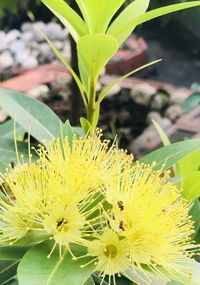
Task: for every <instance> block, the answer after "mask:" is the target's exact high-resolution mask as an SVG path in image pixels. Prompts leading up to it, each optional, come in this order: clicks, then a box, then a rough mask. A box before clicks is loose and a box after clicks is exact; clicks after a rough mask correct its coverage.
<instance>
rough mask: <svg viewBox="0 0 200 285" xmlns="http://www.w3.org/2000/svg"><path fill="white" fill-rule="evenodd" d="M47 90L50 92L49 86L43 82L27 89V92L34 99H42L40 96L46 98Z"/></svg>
mask: <svg viewBox="0 0 200 285" xmlns="http://www.w3.org/2000/svg"><path fill="white" fill-rule="evenodd" d="M49 92H50V90H49V87H48V86H47V85H45V84H42V85H39V86H38V87H36V88H34V89H32V90H30V91H28V92H27V94H28V95H29V96H31V97H33V98H35V99H42V98H46V97H47V96H48V94H49Z"/></svg>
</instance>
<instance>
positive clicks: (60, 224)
mask: <svg viewBox="0 0 200 285" xmlns="http://www.w3.org/2000/svg"><path fill="white" fill-rule="evenodd" d="M68 229H69V223H68V221H67V220H65V219H64V218H62V219H59V220H57V230H58V231H59V232H65V233H66V232H67V231H68Z"/></svg>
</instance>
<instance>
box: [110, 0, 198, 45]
mask: <svg viewBox="0 0 200 285" xmlns="http://www.w3.org/2000/svg"><path fill="white" fill-rule="evenodd" d="M138 2H139V3H138V5H140V3H141V0H138ZM143 2H144V1H143ZM133 3H134V2H133ZM199 5H200V1H191V2H184V3H179V4H174V5H169V6H165V7H162V8H158V9H155V10H151V11H149V12H146V13H143V14H141V15H140V16H138V17H135V15H134V14H133V16H132V17H129V18H128V21H126V20H125V19H124V17H123V19H122V21H120V23H119V24H118V22H117V21H118V19H116V20H115V21H114V22H113V24H112V25H111V26H110V28H109V29H108V34H109V35H111V36H113V37H115V38H116V39H117V41H118V42H119V44H122V43H123V42H124V41H125V40H126V38H127V37H128V36H129V35H130V34H131V32H132V30H133V29H134V28H135V27H136V26H138V25H140V24H142V23H145V22H147V21H150V20H152V19H155V18H157V17H160V16H164V15H167V14H170V13H172V12H176V11H180V10H184V9H187V8H192V7H196V6H199ZM119 17H120V16H119ZM123 20H124V23H123Z"/></svg>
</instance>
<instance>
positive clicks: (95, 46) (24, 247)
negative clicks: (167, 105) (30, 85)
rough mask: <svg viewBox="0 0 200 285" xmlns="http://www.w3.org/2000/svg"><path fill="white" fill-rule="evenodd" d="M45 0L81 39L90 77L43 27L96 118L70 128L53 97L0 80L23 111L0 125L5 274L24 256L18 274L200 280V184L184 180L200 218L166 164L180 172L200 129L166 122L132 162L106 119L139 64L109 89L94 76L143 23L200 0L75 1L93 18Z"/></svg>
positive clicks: (47, 279)
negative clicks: (180, 137) (51, 104)
mask: <svg viewBox="0 0 200 285" xmlns="http://www.w3.org/2000/svg"><path fill="white" fill-rule="evenodd" d="M42 2H44V3H45V4H46V5H47V6H48V7H49V8H50V9H51V11H52V12H53V13H54V14H55V15H56V16H57V17H58V18H59V19H60V20H61V21H62V22H63V24H64V25H65V26H66V27H67V28H68V30H69V31H70V32H71V34H72V36H73V38H74V40H75V42H76V45H77V51H78V60H79V71H80V78H79V77H78V75H77V74H76V73H75V72H74V70H73V69H72V68H71V67H70V65H69V64H68V62H67V61H66V60H65V58H64V57H63V56H62V55H61V54H60V53H59V52H58V50H57V49H56V47H55V45H54V44H53V43H52V42H51V41H50V40H49V39H48V38H47V37H46V36H45V35H44V37H45V38H46V40H47V42H48V43H49V44H50V46H51V47H52V49H53V50H54V51H55V53H56V54H57V56H58V57H59V58H60V59H61V61H62V62H63V63H64V65H65V66H66V67H67V68H68V70H69V71H70V72H71V74H72V76H73V78H74V79H75V81H76V83H77V86H78V88H79V91H80V94H81V97H82V100H83V102H84V105H85V108H86V118H81V124H82V127H83V129H84V130H83V129H82V128H72V127H71V125H70V123H69V121H67V122H65V123H63V122H62V121H60V119H59V118H58V117H57V116H56V115H55V114H54V113H53V112H52V111H51V110H50V109H49V108H48V107H47V106H45V105H44V104H42V103H40V102H38V101H36V100H34V99H32V98H30V97H26V96H24V95H23V94H20V93H18V92H13V91H9V90H6V89H0V106H1V107H2V108H3V109H4V110H5V111H6V112H7V113H8V114H9V115H10V117H11V118H12V119H13V121H10V122H7V123H6V124H5V125H2V126H0V131H1V141H0V158H1V161H0V168H1V172H2V173H3V174H2V175H1V182H2V183H1V191H0V194H1V198H0V244H1V246H0V260H2V261H4V262H3V263H2V269H0V277H1V279H0V280H3V282H4V284H6V283H8V282H9V281H10V280H12V279H15V277H16V267H17V265H18V262H19V265H18V267H17V278H18V282H19V285H27V284H28V283H29V284H30V285H36V284H37V285H47V284H48V285H55V284H61V285H62V284H63V285H64V284H70V285H73V284H74V285H76V284H79V285H83V284H84V285H89V284H90V285H94V284H95V282H96V283H97V284H98V283H100V284H101V285H106V284H109V285H111V284H112V283H114V285H115V284H120V283H121V282H122V283H123V284H130V282H129V281H128V279H129V280H131V283H132V282H134V283H141V284H145V285H146V284H149V282H150V281H151V282H153V284H154V283H157V284H159V285H160V284H168V285H170V283H171V282H170V283H168V281H169V280H173V282H172V283H171V284H175V285H178V284H184V285H199V272H200V265H199V263H198V262H197V261H195V259H194V258H193V259H192V258H191V257H195V253H196V250H198V246H197V245H194V242H193V240H192V238H191V234H194V231H195V240H197V239H196V236H197V235H198V232H199V226H198V225H199V219H198V213H199V212H198V208H199V204H198V200H196V201H195V203H193V201H194V200H195V199H196V198H197V199H198V197H199V196H200V193H199V192H198V191H197V190H196V188H195V191H194V192H195V195H193V194H192V193H191V191H190V190H191V189H188V184H189V185H190V184H192V186H193V185H194V180H190V181H189V182H188V183H186V185H185V186H184V187H185V189H184V192H183V195H184V197H185V198H186V199H188V203H191V206H192V207H191V213H192V215H193V217H194V218H195V222H196V223H195V227H194V229H193V225H192V221H191V218H190V217H189V216H188V205H187V203H185V201H183V200H182V197H181V194H180V193H179V191H178V189H177V186H175V185H174V184H173V183H172V182H170V180H172V177H171V175H172V174H171V172H169V171H168V170H169V169H170V168H172V167H173V172H174V176H175V177H173V179H177V178H179V177H177V176H179V172H178V171H180V170H179V169H178V166H179V164H181V165H183V164H184V163H183V161H181V159H183V158H184V159H185V157H187V156H188V155H191V156H193V158H194V152H195V151H198V152H199V149H200V140H199V139H194V140H188V141H183V142H178V143H175V144H170V142H169V140H168V139H167V138H166V136H165V134H164V132H163V131H162V130H161V129H159V128H158V129H159V131H160V133H161V136H162V137H163V141H164V143H165V144H166V146H164V147H162V148H160V149H158V150H156V151H154V152H152V153H150V154H149V155H147V156H145V157H143V158H142V159H141V161H139V162H136V163H134V162H133V158H132V156H129V155H128V154H127V153H126V151H122V150H119V149H118V148H117V147H116V146H115V145H112V146H110V145H109V141H105V140H104V141H102V140H101V133H99V131H98V130H96V127H97V124H98V119H99V111H100V105H101V102H102V100H103V99H104V97H105V96H106V94H107V92H108V91H109V90H110V89H111V88H112V87H113V86H114V85H115V84H116V83H118V82H120V81H121V80H123V79H124V78H126V77H127V76H129V75H131V74H133V73H134V72H136V71H132V72H130V73H129V74H126V75H124V76H123V77H122V78H119V79H117V80H115V81H114V82H112V83H110V84H109V85H107V86H106V87H105V88H104V89H103V90H102V91H101V92H100V94H97V93H96V85H97V82H98V80H99V77H100V74H101V71H102V70H103V68H104V66H105V65H106V63H107V62H108V61H109V59H110V58H111V57H112V56H113V55H114V54H115V53H116V52H117V50H118V48H119V46H120V45H121V44H122V43H123V42H124V41H125V40H126V38H127V37H128V36H129V34H130V33H131V32H132V30H133V29H134V28H135V27H136V26H138V25H139V24H141V23H143V22H146V21H148V20H151V19H153V18H155V17H158V16H160V15H164V14H167V13H170V12H173V11H177V10H180V9H184V8H188V7H195V6H198V5H200V2H199V1H195V2H188V3H184V4H177V5H171V6H167V7H165V8H160V9H156V10H153V11H149V12H146V10H147V8H148V4H149V1H148V0H135V1H134V2H131V3H130V4H129V5H128V6H127V8H125V9H124V10H123V9H122V11H121V13H119V14H118V16H117V17H115V19H114V20H113V21H112V19H113V16H114V15H115V14H116V12H117V11H118V10H119V8H120V7H121V6H122V4H124V3H125V1H123V0H109V2H108V1H106V0H105V1H104V0H96V1H95V2H94V1H93V0H85V1H84V0H77V1H76V2H77V4H78V6H79V8H80V11H81V13H82V16H83V18H82V17H80V16H79V15H78V14H77V13H76V12H75V11H74V10H73V9H72V8H71V7H70V6H69V5H67V4H66V3H65V2H64V1H62V0H60V1H57V0H43V1H42ZM154 63H155V62H154ZM150 64H153V63H150ZM150 64H148V65H146V66H149V65H150ZM146 66H145V67H146ZM141 68H144V67H141ZM141 68H140V69H141ZM13 124H14V139H13V138H12V133H13V131H12V130H13ZM84 131H85V132H84ZM25 132H26V133H27V134H28V139H24V133H25ZM85 133H87V134H85ZM32 137H33V138H34V139H35V140H36V143H35V145H34V144H33V140H32V139H31V138H32ZM38 143H40V145H39V146H37V144H38ZM193 158H192V160H193ZM9 164H11V166H10V167H9V166H8V165H9ZM177 164H178V166H177ZM186 164H187V162H186ZM183 170H184V171H185V168H184V167H183V168H182V171H183ZM194 171H198V166H197V165H195V166H194V168H192V169H191V173H193V172H194ZM191 181H192V182H191ZM179 182H180V181H178V183H179ZM178 185H179V184H178ZM133 213H134V214H133ZM193 251H194V252H193ZM5 261H6V262H7V265H6V264H5ZM0 266H1V264H0ZM6 266H7V267H6ZM9 268H11V269H12V270H11V271H9ZM97 271H100V274H98V273H97ZM5 273H6V275H5ZM36 273H37V274H36ZM8 275H9V276H8ZM121 275H123V277H121ZM5 276H8V278H7V277H5ZM107 277H108V278H107ZM3 278H4V279H3ZM6 278H7V279H6ZM6 280H7V281H6ZM163 282H164V283H163Z"/></svg>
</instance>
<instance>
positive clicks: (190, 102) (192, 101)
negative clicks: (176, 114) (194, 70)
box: [183, 83, 200, 112]
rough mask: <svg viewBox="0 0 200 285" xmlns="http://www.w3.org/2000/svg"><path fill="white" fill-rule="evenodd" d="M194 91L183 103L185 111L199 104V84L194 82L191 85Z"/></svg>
mask: <svg viewBox="0 0 200 285" xmlns="http://www.w3.org/2000/svg"><path fill="white" fill-rule="evenodd" d="M192 89H193V91H194V93H193V94H192V95H191V96H189V97H187V98H186V99H185V101H184V103H183V109H184V111H185V112H189V111H191V110H192V109H194V108H195V107H196V106H198V105H199V104H200V85H199V84H197V83H194V84H193V85H192Z"/></svg>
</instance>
